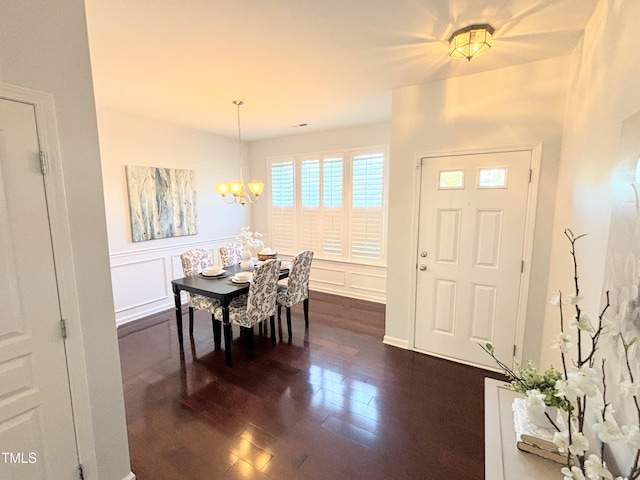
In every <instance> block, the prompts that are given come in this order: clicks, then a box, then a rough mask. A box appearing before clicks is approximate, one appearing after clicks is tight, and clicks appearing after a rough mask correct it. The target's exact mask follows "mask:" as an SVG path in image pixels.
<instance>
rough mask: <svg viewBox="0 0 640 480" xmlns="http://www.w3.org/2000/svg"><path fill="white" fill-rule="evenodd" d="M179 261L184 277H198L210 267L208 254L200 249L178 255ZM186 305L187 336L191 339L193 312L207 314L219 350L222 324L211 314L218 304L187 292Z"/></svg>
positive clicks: (214, 300) (210, 299)
mask: <svg viewBox="0 0 640 480" xmlns="http://www.w3.org/2000/svg"><path fill="white" fill-rule="evenodd" d="M180 261H181V262H182V271H183V272H184V275H185V276H186V277H189V276H192V275H198V274H199V273H201V272H202V271H203V270H204V269H205V268H207V267H210V266H211V259H210V258H209V253H208V252H207V251H206V250H203V249H201V248H192V249H191V250H188V251H186V252H184V253H183V254H182V255H180ZM187 305H188V306H189V336H191V337H193V310H194V309H196V310H202V311H204V312H208V313H210V314H211V324H212V328H213V338H214V343H215V346H216V348H219V346H220V343H221V328H222V323H220V322H218V321H217V320H216V319H215V317H214V315H213V314H214V311H215V309H216V307H219V306H220V302H219V301H218V300H216V299H214V298H210V297H205V296H204V295H198V294H195V293H189V292H187Z"/></svg>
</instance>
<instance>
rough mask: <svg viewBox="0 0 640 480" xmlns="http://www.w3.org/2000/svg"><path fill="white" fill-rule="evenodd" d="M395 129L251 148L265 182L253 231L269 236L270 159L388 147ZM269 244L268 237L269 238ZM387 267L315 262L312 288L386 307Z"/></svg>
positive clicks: (348, 131) (377, 127)
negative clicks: (268, 166) (268, 165)
mask: <svg viewBox="0 0 640 480" xmlns="http://www.w3.org/2000/svg"><path fill="white" fill-rule="evenodd" d="M390 133H391V128H390V124H388V123H376V124H371V125H364V126H359V127H352V128H344V129H340V130H330V131H326V132H318V133H309V134H299V135H292V136H288V137H281V138H274V139H269V140H259V141H255V142H252V143H251V144H250V158H251V171H252V173H253V177H254V178H256V179H262V181H264V182H265V184H266V187H265V192H264V194H263V195H262V196H261V197H260V200H259V201H258V203H256V204H255V205H253V209H252V212H251V225H252V228H254V229H255V230H258V231H259V232H266V233H268V232H269V208H268V207H269V202H270V195H271V191H270V190H269V185H270V181H269V180H270V179H269V171H268V168H267V158H268V157H271V156H278V155H289V154H292V155H295V154H302V153H314V152H321V151H325V150H340V149H352V148H358V147H367V146H371V145H388V144H389V141H390ZM266 240H267V242H266V243H267V244H268V237H267V239H266ZM385 283H386V267H384V266H371V265H357V264H353V263H349V262H337V261H329V260H321V259H318V258H317V257H316V258H314V260H313V266H312V269H311V275H310V282H309V286H310V288H311V289H312V290H316V291H321V292H327V293H333V294H336V295H343V296H348V297H353V298H360V299H364V300H370V301H374V302H379V303H384V302H385V300H386V295H385V290H386V287H385Z"/></svg>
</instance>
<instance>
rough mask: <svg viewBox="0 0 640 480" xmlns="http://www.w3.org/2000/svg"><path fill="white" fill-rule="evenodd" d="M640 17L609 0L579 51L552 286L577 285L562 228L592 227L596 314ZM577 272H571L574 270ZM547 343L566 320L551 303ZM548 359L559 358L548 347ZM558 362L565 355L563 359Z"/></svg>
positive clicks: (583, 249)
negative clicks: (631, 47)
mask: <svg viewBox="0 0 640 480" xmlns="http://www.w3.org/2000/svg"><path fill="white" fill-rule="evenodd" d="M638 24H640V2H637V1H634V0H625V1H620V0H615V1H614V0H602V1H601V2H600V4H599V5H598V7H597V9H596V11H595V12H594V14H593V17H592V18H591V20H590V22H589V24H588V26H587V29H586V31H585V36H584V40H583V43H582V45H581V47H580V48H578V49H577V50H576V52H575V53H574V55H573V60H574V63H573V66H572V69H571V77H570V78H571V80H570V88H569V97H568V103H567V116H566V121H565V129H564V136H563V148H562V163H561V167H560V171H559V173H558V193H557V201H556V213H555V221H554V229H553V230H554V236H553V248H552V256H551V269H550V274H549V292H550V294H551V292H557V291H558V290H560V289H562V290H563V291H564V292H573V289H572V287H571V278H567V277H568V274H567V272H570V271H571V270H570V268H571V265H570V263H569V262H570V258H569V256H568V255H567V241H566V239H565V238H564V236H563V235H562V231H563V230H564V229H565V228H567V227H569V228H571V229H572V230H573V232H574V233H576V234H578V233H587V234H588V237H586V238H585V239H583V240H581V241H580V244H579V248H580V255H581V257H582V258H583V259H585V260H584V266H583V267H582V269H581V272H580V280H581V289H582V294H583V295H584V297H585V298H584V305H585V306H586V307H587V310H588V312H589V313H590V314H591V315H592V318H595V317H596V314H597V313H599V311H600V308H601V307H602V303H601V299H602V289H603V279H604V266H605V255H606V250H607V242H608V239H609V223H610V218H611V202H612V192H611V175H612V172H613V168H614V166H615V164H616V161H617V159H618V151H619V143H620V132H621V124H622V121H623V120H625V119H627V118H628V117H630V116H631V115H633V114H634V113H636V112H638V111H640V61H639V59H638V56H637V55H631V56H630V55H628V52H627V51H626V49H625V48H624V46H625V45H629V44H630V42H632V41H633V39H634V36H635V32H634V28H633V27H634V25H638ZM569 277H570V276H569ZM546 318H547V323H546V325H545V338H544V344H545V345H550V344H551V342H552V340H551V337H552V336H555V335H556V333H557V330H558V328H559V323H558V312H557V310H556V309H554V308H551V307H548V311H547V316H546ZM543 353H544V354H545V355H544V360H545V361H547V362H551V361H554V360H556V357H555V355H554V353H553V352H552V351H551V350H550V349H548V348H545V349H543ZM556 363H557V362H556Z"/></svg>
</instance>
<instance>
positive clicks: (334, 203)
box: [322, 157, 344, 257]
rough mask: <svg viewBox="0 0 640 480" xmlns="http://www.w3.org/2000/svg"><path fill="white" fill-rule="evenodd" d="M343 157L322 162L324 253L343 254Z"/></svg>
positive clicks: (326, 159) (331, 254)
mask: <svg viewBox="0 0 640 480" xmlns="http://www.w3.org/2000/svg"><path fill="white" fill-rule="evenodd" d="M342 188H343V159H342V157H327V158H325V159H324V160H323V162H322V253H324V254H325V255H330V256H338V257H340V256H342V255H343V253H344V252H343V243H344V242H343V236H344V206H343V192H342Z"/></svg>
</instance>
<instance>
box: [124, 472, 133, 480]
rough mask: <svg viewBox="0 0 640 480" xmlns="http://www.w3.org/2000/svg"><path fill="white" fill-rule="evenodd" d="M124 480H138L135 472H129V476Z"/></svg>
mask: <svg viewBox="0 0 640 480" xmlns="http://www.w3.org/2000/svg"><path fill="white" fill-rule="evenodd" d="M122 480H136V476H135V474H134V473H133V472H129V475H127V476H126V477H124V478H123V479H122Z"/></svg>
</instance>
